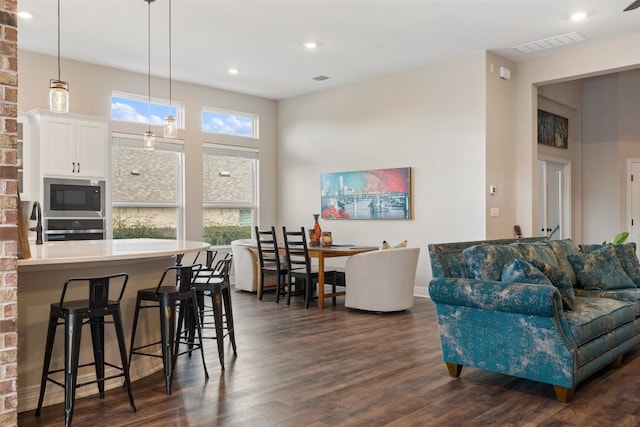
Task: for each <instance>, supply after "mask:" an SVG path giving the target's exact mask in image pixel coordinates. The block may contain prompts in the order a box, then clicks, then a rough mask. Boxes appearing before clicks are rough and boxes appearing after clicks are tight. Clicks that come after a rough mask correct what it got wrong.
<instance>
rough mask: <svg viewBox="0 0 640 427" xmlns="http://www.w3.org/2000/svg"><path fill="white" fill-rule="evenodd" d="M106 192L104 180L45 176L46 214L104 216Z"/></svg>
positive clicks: (54, 216) (67, 216) (47, 215)
mask: <svg viewBox="0 0 640 427" xmlns="http://www.w3.org/2000/svg"><path fill="white" fill-rule="evenodd" d="M104 193H105V182H104V181H102V180H89V179H71V178H69V179H64V178H44V203H43V205H44V216H46V217H49V218H56V217H60V218H104V216H105V206H104V204H105V194H104Z"/></svg>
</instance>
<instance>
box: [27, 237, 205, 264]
mask: <svg viewBox="0 0 640 427" xmlns="http://www.w3.org/2000/svg"><path fill="white" fill-rule="evenodd" d="M29 246H30V249H31V258H29V259H19V260H18V268H19V267H27V266H45V265H59V264H74V263H86V262H102V261H121V260H131V259H142V258H155V257H162V256H172V255H178V254H185V253H192V252H199V251H202V250H206V249H208V248H209V244H208V243H205V242H196V241H190V240H164V239H118V240H78V241H67V242H45V243H44V244H42V245H35V244H31V245H29Z"/></svg>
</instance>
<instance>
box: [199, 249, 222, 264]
mask: <svg viewBox="0 0 640 427" xmlns="http://www.w3.org/2000/svg"><path fill="white" fill-rule="evenodd" d="M202 252H205V254H206V258H205V263H204V266H205V267H206V268H211V266H212V265H213V261H214V260H215V259H216V255H218V251H217V250H215V249H207V250H206V251H200V252H198V253H197V254H196V257H195V258H194V259H193V263H194V264H195V263H196V262H198V257H199V256H200V254H201V253H202Z"/></svg>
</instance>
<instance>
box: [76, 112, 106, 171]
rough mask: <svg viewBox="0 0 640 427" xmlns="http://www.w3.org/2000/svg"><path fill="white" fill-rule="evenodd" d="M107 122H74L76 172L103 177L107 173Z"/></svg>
mask: <svg viewBox="0 0 640 427" xmlns="http://www.w3.org/2000/svg"><path fill="white" fill-rule="evenodd" d="M107 145H108V144H107V124H106V123H99V122H85V121H77V122H76V157H75V158H76V173H77V174H78V176H86V177H95V178H105V177H106V175H107Z"/></svg>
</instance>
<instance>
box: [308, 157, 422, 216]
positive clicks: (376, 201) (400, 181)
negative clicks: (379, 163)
mask: <svg viewBox="0 0 640 427" xmlns="http://www.w3.org/2000/svg"><path fill="white" fill-rule="evenodd" d="M320 182H321V184H320V190H321V194H322V197H321V207H322V212H321V216H322V219H396V220H402V219H411V168H409V167H406V168H394V169H372V170H365V171H353V172H335V173H327V174H323V175H322V176H321V180H320Z"/></svg>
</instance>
